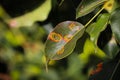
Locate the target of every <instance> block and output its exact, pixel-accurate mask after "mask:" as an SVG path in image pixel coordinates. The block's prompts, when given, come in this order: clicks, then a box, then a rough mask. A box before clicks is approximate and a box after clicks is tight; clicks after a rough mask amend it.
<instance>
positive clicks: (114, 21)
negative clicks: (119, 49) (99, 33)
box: [110, 8, 120, 44]
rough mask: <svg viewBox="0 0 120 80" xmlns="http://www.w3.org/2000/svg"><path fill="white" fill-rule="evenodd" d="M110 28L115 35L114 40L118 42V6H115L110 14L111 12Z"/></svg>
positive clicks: (119, 36) (119, 18)
mask: <svg viewBox="0 0 120 80" xmlns="http://www.w3.org/2000/svg"><path fill="white" fill-rule="evenodd" d="M110 22H111V29H112V32H113V35H114V36H115V38H116V40H117V41H118V43H119V44H120V8H117V9H116V10H115V11H114V12H113V13H112V14H111V19H110Z"/></svg>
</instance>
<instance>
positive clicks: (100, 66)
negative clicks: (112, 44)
mask: <svg viewBox="0 0 120 80" xmlns="http://www.w3.org/2000/svg"><path fill="white" fill-rule="evenodd" d="M102 66H103V63H102V62H101V63H99V64H97V68H96V69H95V70H92V71H91V72H90V75H94V74H97V73H99V72H100V71H101V70H102Z"/></svg>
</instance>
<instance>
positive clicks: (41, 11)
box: [6, 0, 51, 27]
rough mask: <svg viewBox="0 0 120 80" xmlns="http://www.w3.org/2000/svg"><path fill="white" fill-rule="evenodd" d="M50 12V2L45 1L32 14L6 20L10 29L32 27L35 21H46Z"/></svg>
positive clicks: (48, 0)
mask: <svg viewBox="0 0 120 80" xmlns="http://www.w3.org/2000/svg"><path fill="white" fill-rule="evenodd" d="M50 10H51V0H46V1H45V2H44V3H43V4H42V5H41V6H40V7H38V8H37V9H35V10H34V11H32V12H29V13H26V14H24V15H22V16H19V17H15V18H12V19H7V20H6V21H7V23H8V24H9V25H10V26H11V27H21V26H32V25H33V23H34V22H35V21H44V20H46V19H47V17H48V14H49V12H50Z"/></svg>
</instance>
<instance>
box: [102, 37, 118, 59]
mask: <svg viewBox="0 0 120 80" xmlns="http://www.w3.org/2000/svg"><path fill="white" fill-rule="evenodd" d="M103 50H104V52H105V53H106V54H107V55H108V56H109V57H110V58H115V57H116V55H117V54H118V52H119V51H120V49H119V46H118V45H117V43H116V41H115V38H114V37H112V39H111V40H110V41H109V42H108V43H107V44H106V45H105V47H104V49H103Z"/></svg>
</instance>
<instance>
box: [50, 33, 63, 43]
mask: <svg viewBox="0 0 120 80" xmlns="http://www.w3.org/2000/svg"><path fill="white" fill-rule="evenodd" d="M48 39H50V40H52V41H53V42H59V41H61V40H62V36H61V35H60V34H58V33H55V32H51V33H50V34H49V36H48Z"/></svg>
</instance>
